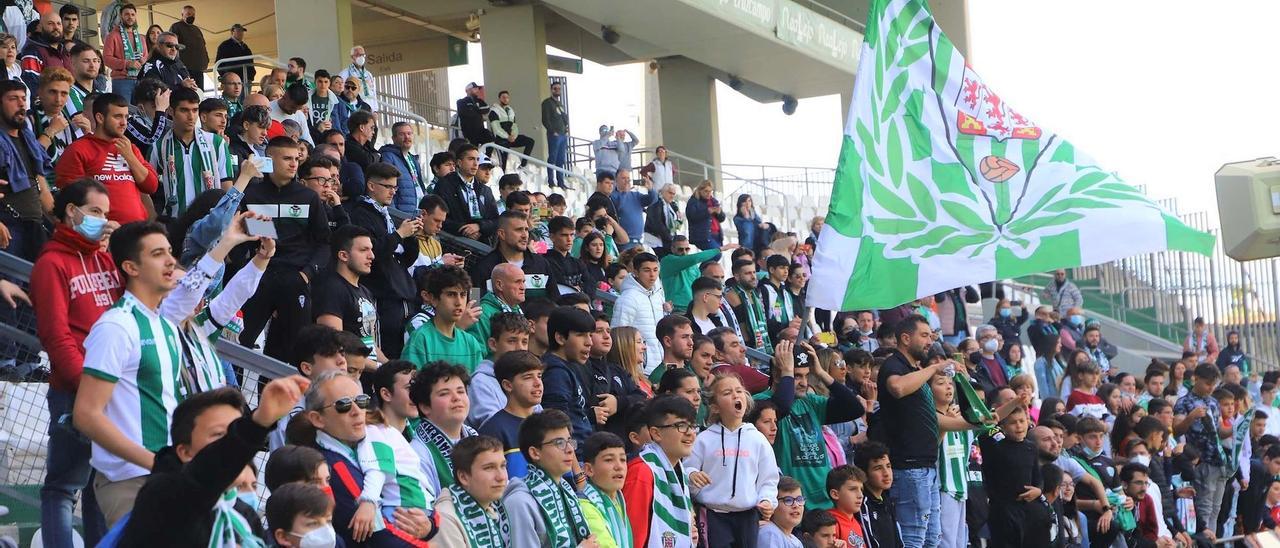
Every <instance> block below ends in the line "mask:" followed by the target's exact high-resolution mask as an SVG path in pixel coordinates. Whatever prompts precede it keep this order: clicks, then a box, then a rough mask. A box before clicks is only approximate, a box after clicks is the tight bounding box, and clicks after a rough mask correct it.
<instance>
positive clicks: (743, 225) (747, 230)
mask: <svg viewBox="0 0 1280 548" xmlns="http://www.w3.org/2000/svg"><path fill="white" fill-rule="evenodd" d="M733 227H734V228H736V229H737V230H738V245H741V246H742V247H744V248H746V249H750V250H751V251H753V252H755V253H760V248H762V247H764V244H765V243H767V242H763V241H761V240H763V239H764V238H763V236H764V234H763V232H764V228H765V222H764V220H763V219H761V218H760V214H759V213H756V207H755V201H754V200H752V199H751V195H750V194H739V195H738V206H737V208H736V209H735V210H734V214H733Z"/></svg>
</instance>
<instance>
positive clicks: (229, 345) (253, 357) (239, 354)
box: [214, 339, 298, 379]
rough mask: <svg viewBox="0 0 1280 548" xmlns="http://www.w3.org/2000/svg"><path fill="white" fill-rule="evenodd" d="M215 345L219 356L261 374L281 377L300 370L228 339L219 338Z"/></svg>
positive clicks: (275, 377)
mask: <svg viewBox="0 0 1280 548" xmlns="http://www.w3.org/2000/svg"><path fill="white" fill-rule="evenodd" d="M214 346H215V348H216V349H217V351H218V356H221V357H222V359H224V360H227V361H229V362H231V363H234V364H236V365H239V366H241V367H244V368H245V369H250V370H252V371H254V372H256V373H258V374H260V375H265V376H267V377H268V378H272V379H279V378H282V377H288V376H289V375H294V374H296V373H297V372H298V369H297V368H295V367H294V366H292V365H289V364H287V363H284V362H282V361H280V360H277V359H275V358H272V357H271V356H268V355H266V354H259V353H257V352H254V351H253V350H252V349H250V348H247V347H244V346H240V345H239V344H236V343H234V342H232V341H229V340H227V339H218V342H217V343H216V344H215V345H214Z"/></svg>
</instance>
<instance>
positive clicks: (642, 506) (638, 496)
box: [622, 457, 653, 546]
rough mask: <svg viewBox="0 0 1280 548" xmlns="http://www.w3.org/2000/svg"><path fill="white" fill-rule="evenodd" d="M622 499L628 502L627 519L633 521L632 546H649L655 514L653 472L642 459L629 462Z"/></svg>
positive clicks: (636, 458)
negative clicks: (651, 525)
mask: <svg viewBox="0 0 1280 548" xmlns="http://www.w3.org/2000/svg"><path fill="white" fill-rule="evenodd" d="M622 498H623V499H625V500H626V501H627V519H628V520H630V521H631V538H632V540H633V544H632V546H648V545H649V520H650V519H652V518H651V517H650V514H651V513H653V470H650V469H649V465H648V464H645V462H644V459H641V458H640V457H631V460H628V461H627V479H626V481H624V482H623V483H622Z"/></svg>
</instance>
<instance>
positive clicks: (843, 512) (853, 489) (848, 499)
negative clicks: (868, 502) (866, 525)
mask: <svg viewBox="0 0 1280 548" xmlns="http://www.w3.org/2000/svg"><path fill="white" fill-rule="evenodd" d="M866 483H867V476H866V474H863V473H862V470H859V469H858V468H857V467H856V466H853V465H851V464H846V465H844V466H837V467H836V468H835V469H833V470H831V472H830V473H828V474H827V495H828V496H829V497H831V508H830V509H829V510H827V511H828V512H831V515H832V516H835V518H836V538H838V539H840V540H842V541H844V542H845V544H846V545H848V546H866V544H867V535H866V533H865V532H863V530H862V522H861V521H858V514H859V513H860V512H862V499H863V497H864V495H863V494H862V489H863V486H864V485H865V484H866Z"/></svg>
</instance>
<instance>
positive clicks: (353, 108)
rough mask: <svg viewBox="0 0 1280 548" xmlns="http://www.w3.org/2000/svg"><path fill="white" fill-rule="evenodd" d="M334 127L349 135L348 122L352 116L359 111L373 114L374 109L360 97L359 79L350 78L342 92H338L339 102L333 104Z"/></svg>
mask: <svg viewBox="0 0 1280 548" xmlns="http://www.w3.org/2000/svg"><path fill="white" fill-rule="evenodd" d="M332 108H333V113H332V115H331V118H332V122H333V123H332V126H333V129H336V130H338V131H340V132H342V135H344V136H345V135H346V134H347V120H348V119H350V118H351V115H352V114H355V113H356V112H358V111H361V110H363V111H365V112H373V108H372V107H370V106H369V103H366V102H365V100H364V98H363V97H361V96H360V80H359V79H358V78H348V79H347V80H346V81H345V82H344V83H343V84H342V88H341V91H339V92H338V100H337V101H335V102H334V103H333V107H332Z"/></svg>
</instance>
